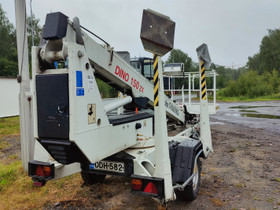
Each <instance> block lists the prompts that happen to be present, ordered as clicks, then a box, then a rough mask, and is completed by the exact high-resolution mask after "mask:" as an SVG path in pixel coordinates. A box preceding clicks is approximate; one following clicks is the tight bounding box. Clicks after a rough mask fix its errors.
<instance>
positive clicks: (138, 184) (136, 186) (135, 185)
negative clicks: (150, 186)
mask: <svg viewBox="0 0 280 210" xmlns="http://www.w3.org/2000/svg"><path fill="white" fill-rule="evenodd" d="M131 185H132V190H135V191H141V190H142V181H141V180H140V179H132V180H131Z"/></svg>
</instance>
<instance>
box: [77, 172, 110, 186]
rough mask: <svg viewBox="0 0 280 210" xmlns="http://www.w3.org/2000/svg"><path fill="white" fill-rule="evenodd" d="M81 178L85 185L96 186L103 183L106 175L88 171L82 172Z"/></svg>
mask: <svg viewBox="0 0 280 210" xmlns="http://www.w3.org/2000/svg"><path fill="white" fill-rule="evenodd" d="M81 177H82V179H83V181H84V184H85V185H93V184H96V183H100V182H103V181H104V179H105V177H106V175H104V174H96V173H90V172H87V171H82V172H81Z"/></svg>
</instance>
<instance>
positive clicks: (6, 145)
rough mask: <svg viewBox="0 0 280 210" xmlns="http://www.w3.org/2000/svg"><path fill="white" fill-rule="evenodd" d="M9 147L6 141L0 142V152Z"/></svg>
mask: <svg viewBox="0 0 280 210" xmlns="http://www.w3.org/2000/svg"><path fill="white" fill-rule="evenodd" d="M9 146H11V145H10V144H9V143H8V142H6V141H1V140H0V151H1V150H2V149H6V148H7V147H9Z"/></svg>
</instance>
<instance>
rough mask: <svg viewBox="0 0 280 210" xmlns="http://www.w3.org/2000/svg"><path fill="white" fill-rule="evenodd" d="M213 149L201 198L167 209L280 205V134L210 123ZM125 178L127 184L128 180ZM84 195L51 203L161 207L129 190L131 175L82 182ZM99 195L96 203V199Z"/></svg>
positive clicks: (204, 171)
mask: <svg viewBox="0 0 280 210" xmlns="http://www.w3.org/2000/svg"><path fill="white" fill-rule="evenodd" d="M211 130H212V137H213V147H214V150H215V151H214V153H213V154H211V155H210V156H209V158H208V159H207V160H203V161H202V162H203V166H202V168H203V169H202V179H201V186H200V192H199V196H198V198H197V199H196V200H195V201H193V202H190V203H186V202H180V201H175V202H171V203H169V204H168V205H167V208H168V209H176V210H177V209H280V180H279V178H280V155H279V151H280V137H279V135H278V134H274V133H271V132H269V133H268V132H266V131H264V130H256V129H252V128H248V127H245V126H240V125H237V124H231V123H224V124H221V123H217V124H215V123H214V124H213V125H212V126H211ZM123 183H125V184H123ZM82 188H85V191H89V192H91V193H89V194H88V195H87V196H86V197H85V198H84V199H83V200H79V199H78V200H76V201H74V202H73V203H72V201H67V202H66V203H65V202H64V203H63V202H62V203H61V204H57V206H52V208H57V209H60V208H65V207H66V208H70V209H83V208H90V209H157V207H158V204H157V202H155V201H154V200H153V199H151V198H149V197H143V196H138V195H133V194H131V193H130V183H129V179H126V178H117V177H109V178H107V179H106V180H105V182H104V183H103V184H98V185H94V186H91V187H89V186H82ZM96 200H100V202H98V203H97V205H95V206H91V203H92V201H96Z"/></svg>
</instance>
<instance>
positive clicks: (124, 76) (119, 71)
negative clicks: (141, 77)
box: [115, 66, 129, 82]
mask: <svg viewBox="0 0 280 210" xmlns="http://www.w3.org/2000/svg"><path fill="white" fill-rule="evenodd" d="M115 74H116V75H118V76H119V77H120V78H121V79H123V80H124V81H126V82H128V80H129V73H127V72H125V71H124V70H123V69H121V68H120V67H119V66H116V69H115Z"/></svg>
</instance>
